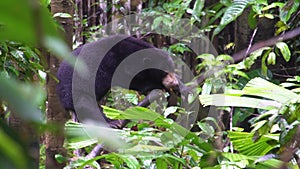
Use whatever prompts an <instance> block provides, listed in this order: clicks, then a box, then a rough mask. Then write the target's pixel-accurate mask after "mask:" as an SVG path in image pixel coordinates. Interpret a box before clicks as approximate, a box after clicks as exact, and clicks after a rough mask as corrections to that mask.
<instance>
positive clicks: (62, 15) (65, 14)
mask: <svg viewBox="0 0 300 169" xmlns="http://www.w3.org/2000/svg"><path fill="white" fill-rule="evenodd" d="M53 17H54V18H56V17H60V18H72V16H71V15H70V14H68V13H55V14H54V15H53Z"/></svg>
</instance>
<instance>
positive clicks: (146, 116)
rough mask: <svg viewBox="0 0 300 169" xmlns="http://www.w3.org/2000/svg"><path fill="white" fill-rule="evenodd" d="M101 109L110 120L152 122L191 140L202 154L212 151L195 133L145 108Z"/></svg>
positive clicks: (104, 107)
mask: <svg viewBox="0 0 300 169" xmlns="http://www.w3.org/2000/svg"><path fill="white" fill-rule="evenodd" d="M102 107H103V112H104V114H105V115H106V116H107V117H109V118H111V119H129V120H148V121H154V122H155V124H156V125H157V126H159V127H165V128H168V129H170V130H171V131H172V132H173V133H174V134H176V135H178V137H182V139H183V138H184V137H185V139H190V140H192V143H193V144H195V145H197V146H198V147H199V148H200V149H201V151H202V152H208V151H211V150H213V147H212V146H211V145H210V144H209V143H207V142H205V141H204V140H202V139H201V138H200V137H198V136H197V135H196V134H195V133H193V132H190V131H189V130H188V129H186V128H184V127H182V126H181V125H179V124H177V123H176V122H170V120H168V119H166V118H165V117H163V116H162V115H160V114H158V113H156V112H154V111H152V110H149V109H147V108H144V107H133V108H129V109H127V110H125V111H121V110H116V109H113V108H109V107H106V106H102Z"/></svg>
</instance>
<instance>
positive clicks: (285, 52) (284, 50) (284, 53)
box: [276, 42, 291, 62]
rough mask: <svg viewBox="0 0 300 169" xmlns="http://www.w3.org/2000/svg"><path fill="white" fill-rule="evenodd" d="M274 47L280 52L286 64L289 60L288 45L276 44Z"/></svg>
mask: <svg viewBox="0 0 300 169" xmlns="http://www.w3.org/2000/svg"><path fill="white" fill-rule="evenodd" d="M276 47H277V48H278V49H279V50H280V52H281V54H282V56H283V58H284V60H285V61H286V62H288V61H289V60H290V59H291V51H290V49H289V47H288V45H287V44H286V43H284V42H278V43H277V44H276Z"/></svg>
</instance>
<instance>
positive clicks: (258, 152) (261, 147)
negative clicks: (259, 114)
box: [228, 131, 279, 156]
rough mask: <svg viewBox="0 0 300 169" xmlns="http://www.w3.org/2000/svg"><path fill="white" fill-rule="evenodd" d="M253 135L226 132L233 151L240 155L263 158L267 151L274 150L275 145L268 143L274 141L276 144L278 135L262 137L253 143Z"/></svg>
mask: <svg viewBox="0 0 300 169" xmlns="http://www.w3.org/2000/svg"><path fill="white" fill-rule="evenodd" d="M253 136H254V133H247V132H232V131H229V132H228V137H229V138H230V141H231V142H232V144H233V147H234V149H235V150H237V151H238V152H239V153H240V154H243V155H249V156H263V155H266V154H267V153H268V152H269V151H271V150H272V149H274V148H276V145H277V144H275V145H271V144H269V142H271V141H275V142H277V143H278V140H279V135H278V134H269V135H264V136H262V137H261V138H260V139H259V140H258V141H255V142H254V141H253Z"/></svg>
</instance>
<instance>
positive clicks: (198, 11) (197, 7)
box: [192, 0, 205, 22]
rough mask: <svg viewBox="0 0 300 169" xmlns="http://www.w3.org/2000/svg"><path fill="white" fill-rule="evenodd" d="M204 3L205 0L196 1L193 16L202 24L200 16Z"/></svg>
mask: <svg viewBox="0 0 300 169" xmlns="http://www.w3.org/2000/svg"><path fill="white" fill-rule="evenodd" d="M204 2H205V1H204V0H196V2H195V3H194V8H193V12H192V15H193V17H194V18H195V19H196V20H197V21H198V22H201V19H200V16H201V12H202V9H203V7H204Z"/></svg>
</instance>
